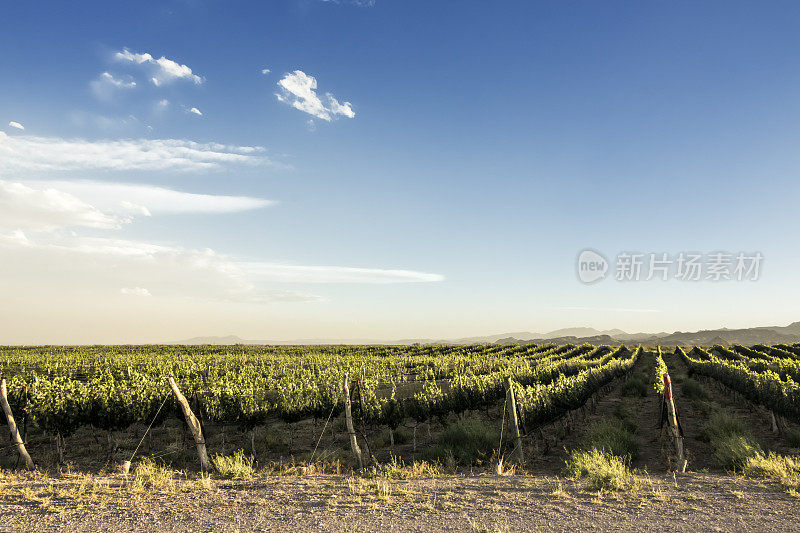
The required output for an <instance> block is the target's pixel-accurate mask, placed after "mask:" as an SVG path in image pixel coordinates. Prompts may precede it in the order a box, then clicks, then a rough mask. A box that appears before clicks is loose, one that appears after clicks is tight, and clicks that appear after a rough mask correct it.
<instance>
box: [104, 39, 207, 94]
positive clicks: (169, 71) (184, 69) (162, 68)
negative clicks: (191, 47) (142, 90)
mask: <svg viewBox="0 0 800 533" xmlns="http://www.w3.org/2000/svg"><path fill="white" fill-rule="evenodd" d="M114 58H115V59H116V60H118V61H127V62H130V63H133V64H135V65H143V66H145V67H147V68H148V69H149V71H150V75H151V77H150V81H151V82H152V83H153V85H155V86H157V87H158V86H161V85H164V84H167V83H170V82H172V81H175V80H179V79H185V80H189V81H191V82H193V83H195V84H197V85H199V84H201V83H203V78H202V77H200V76H198V75H197V74H195V73H194V72H192V69H191V68H189V67H188V66H186V65H182V64H180V63H178V62H176V61H173V60H171V59H167V58H166V57H164V56H161V57H160V58H159V59H155V58H154V57H153V56H152V55H150V54H148V53H143V54H139V53H135V52H131V51H130V50H128V49H127V48H125V49H123V50H122V51H119V52H116V53H115V54H114Z"/></svg>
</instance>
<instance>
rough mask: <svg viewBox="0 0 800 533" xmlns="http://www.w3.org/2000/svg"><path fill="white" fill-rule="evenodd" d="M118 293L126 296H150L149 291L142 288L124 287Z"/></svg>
mask: <svg viewBox="0 0 800 533" xmlns="http://www.w3.org/2000/svg"><path fill="white" fill-rule="evenodd" d="M119 292H121V293H122V294H125V295H127V296H152V294H150V291H148V290H147V289H145V288H142V287H124V288H122V289H120V290H119Z"/></svg>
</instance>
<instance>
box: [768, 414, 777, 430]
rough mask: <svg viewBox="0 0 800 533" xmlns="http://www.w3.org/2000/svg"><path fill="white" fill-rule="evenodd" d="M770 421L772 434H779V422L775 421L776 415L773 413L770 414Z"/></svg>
mask: <svg viewBox="0 0 800 533" xmlns="http://www.w3.org/2000/svg"><path fill="white" fill-rule="evenodd" d="M769 419H770V423H771V424H772V432H773V433H776V434H777V433H778V421H777V420H775V413H774V412H773V411H770V412H769Z"/></svg>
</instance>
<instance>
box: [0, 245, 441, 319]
mask: <svg viewBox="0 0 800 533" xmlns="http://www.w3.org/2000/svg"><path fill="white" fill-rule="evenodd" d="M0 247H2V255H3V261H2V262H0V277H2V279H15V280H18V282H19V284H20V285H21V286H22V285H26V284H35V285H36V286H37V287H38V288H50V287H52V290H54V291H60V292H62V293H63V292H64V291H70V290H74V291H78V292H81V293H83V292H90V291H97V292H99V293H100V294H103V293H105V292H107V291H108V290H118V288H119V287H120V286H123V287H142V286H144V287H148V289H149V290H150V291H153V292H154V293H157V294H158V295H159V296H161V297H166V298H169V297H177V298H195V299H203V300H220V301H231V302H240V303H256V304H260V303H265V302H274V301H281V302H287V301H298V302H300V301H319V300H322V299H323V297H321V296H319V295H316V294H313V293H308V292H304V291H297V290H287V289H283V288H279V287H275V286H274V285H275V284H283V283H372V284H374V283H402V282H430V281H439V280H441V279H443V278H442V276H439V275H436V274H427V273H423V272H414V271H407V270H381V269H364V268H348V267H334V266H325V267H314V266H312V267H306V266H296V265H278V264H270V263H243V262H238V261H236V260H234V259H233V258H231V257H228V256H225V255H222V254H219V253H217V252H215V251H214V250H210V249H204V250H196V249H187V248H182V247H178V246H169V245H163V244H154V243H147V242H141V241H132V240H126V239H109V238H97V237H80V236H74V235H63V234H56V233H54V234H50V235H49V236H47V235H45V236H44V238H43V239H40V240H37V241H35V242H33V241H31V240H29V239H27V238H25V236H24V235H22V236H20V235H19V234H11V235H5V236H4V235H3V234H1V233H0ZM52 265H58V270H57V273H56V272H55V271H54V270H53V269H52Z"/></svg>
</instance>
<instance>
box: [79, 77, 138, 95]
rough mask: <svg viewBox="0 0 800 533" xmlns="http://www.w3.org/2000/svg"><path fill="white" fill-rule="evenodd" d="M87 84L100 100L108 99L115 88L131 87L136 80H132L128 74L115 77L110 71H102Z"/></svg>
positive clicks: (134, 84)
mask: <svg viewBox="0 0 800 533" xmlns="http://www.w3.org/2000/svg"><path fill="white" fill-rule="evenodd" d="M89 86H90V87H91V89H92V92H93V93H94V95H95V96H96V97H97V98H99V99H101V100H110V99H111V98H113V96H114V94H115V93H116V91H117V90H120V89H121V90H125V89H133V88H134V87H136V82H135V81H133V78H131V77H130V76H126V77H124V78H116V77H114V75H113V74H111V73H110V72H103V73H102V74H100V76H99V77H98V78H97V79H96V80H93V81H92V82H91V83H90V84H89Z"/></svg>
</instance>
